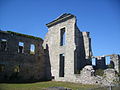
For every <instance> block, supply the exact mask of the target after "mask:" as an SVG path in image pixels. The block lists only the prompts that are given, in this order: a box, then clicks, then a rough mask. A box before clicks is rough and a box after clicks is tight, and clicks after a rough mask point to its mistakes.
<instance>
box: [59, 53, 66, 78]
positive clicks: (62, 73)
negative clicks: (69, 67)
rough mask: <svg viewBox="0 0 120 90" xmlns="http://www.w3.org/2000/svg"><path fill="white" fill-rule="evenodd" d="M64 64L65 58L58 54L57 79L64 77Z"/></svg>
mask: <svg viewBox="0 0 120 90" xmlns="http://www.w3.org/2000/svg"><path fill="white" fill-rule="evenodd" d="M64 62H65V56H64V54H60V62H59V77H64V67H65V65H64Z"/></svg>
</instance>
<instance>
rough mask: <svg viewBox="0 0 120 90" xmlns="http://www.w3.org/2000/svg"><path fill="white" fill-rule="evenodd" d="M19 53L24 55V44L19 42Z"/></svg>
mask: <svg viewBox="0 0 120 90" xmlns="http://www.w3.org/2000/svg"><path fill="white" fill-rule="evenodd" d="M18 53H24V43H23V42H19V47H18Z"/></svg>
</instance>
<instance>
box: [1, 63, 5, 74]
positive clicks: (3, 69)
mask: <svg viewBox="0 0 120 90" xmlns="http://www.w3.org/2000/svg"><path fill="white" fill-rule="evenodd" d="M4 71H5V65H3V64H0V72H4Z"/></svg>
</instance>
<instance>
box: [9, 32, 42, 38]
mask: <svg viewBox="0 0 120 90" xmlns="http://www.w3.org/2000/svg"><path fill="white" fill-rule="evenodd" d="M7 32H8V33H10V34H15V35H19V36H23V37H27V38H32V39H38V40H42V39H41V38H39V37H34V36H31V35H26V34H21V33H17V32H12V31H7Z"/></svg>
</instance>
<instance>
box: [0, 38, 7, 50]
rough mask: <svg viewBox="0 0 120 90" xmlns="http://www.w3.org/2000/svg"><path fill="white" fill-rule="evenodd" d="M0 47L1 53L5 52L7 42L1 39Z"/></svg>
mask: <svg viewBox="0 0 120 90" xmlns="http://www.w3.org/2000/svg"><path fill="white" fill-rule="evenodd" d="M0 46H1V51H6V50H7V40H6V39H2V40H1V45H0Z"/></svg>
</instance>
